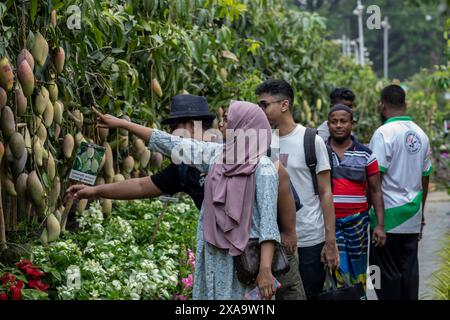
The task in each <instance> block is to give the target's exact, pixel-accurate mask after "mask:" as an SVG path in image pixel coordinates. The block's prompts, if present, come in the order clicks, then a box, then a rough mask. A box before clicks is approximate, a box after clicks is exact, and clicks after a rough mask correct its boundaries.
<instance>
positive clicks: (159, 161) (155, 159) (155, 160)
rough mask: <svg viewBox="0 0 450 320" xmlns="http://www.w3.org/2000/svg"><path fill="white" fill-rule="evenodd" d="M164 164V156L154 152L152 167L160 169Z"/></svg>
mask: <svg viewBox="0 0 450 320" xmlns="http://www.w3.org/2000/svg"><path fill="white" fill-rule="evenodd" d="M162 162H163V156H162V154H161V153H159V152H153V153H152V158H151V163H152V166H154V167H157V168H159V167H161V165H162Z"/></svg>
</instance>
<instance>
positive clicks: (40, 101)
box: [34, 86, 50, 115]
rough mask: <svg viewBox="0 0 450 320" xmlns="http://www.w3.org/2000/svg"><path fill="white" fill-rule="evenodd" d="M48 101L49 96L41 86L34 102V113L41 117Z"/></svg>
mask: <svg viewBox="0 0 450 320" xmlns="http://www.w3.org/2000/svg"><path fill="white" fill-rule="evenodd" d="M49 101H50V94H49V92H48V90H47V88H46V87H44V86H42V87H41V89H40V91H39V94H38V95H37V96H36V99H35V102H34V107H35V112H36V113H37V114H38V115H42V114H43V113H44V111H45V109H46V108H47V105H48V102H49Z"/></svg>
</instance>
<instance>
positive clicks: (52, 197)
mask: <svg viewBox="0 0 450 320" xmlns="http://www.w3.org/2000/svg"><path fill="white" fill-rule="evenodd" d="M60 193H61V182H60V180H59V177H56V178H55V180H53V183H52V188H51V189H50V192H49V194H48V205H49V206H50V207H51V208H53V207H55V206H56V202H57V201H58V198H59V195H60Z"/></svg>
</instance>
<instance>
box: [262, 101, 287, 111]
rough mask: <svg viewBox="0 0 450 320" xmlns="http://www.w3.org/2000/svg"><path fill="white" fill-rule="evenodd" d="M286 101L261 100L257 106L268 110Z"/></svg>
mask: <svg viewBox="0 0 450 320" xmlns="http://www.w3.org/2000/svg"><path fill="white" fill-rule="evenodd" d="M284 100H286V99H281V100H277V101H270V102H269V101H265V100H260V101H258V102H257V103H256V104H257V105H258V106H259V107H260V108H261V109H266V108H268V107H269V106H270V105H271V104H272V103H278V102H281V101H284Z"/></svg>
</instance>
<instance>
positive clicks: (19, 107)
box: [14, 88, 28, 117]
mask: <svg viewBox="0 0 450 320" xmlns="http://www.w3.org/2000/svg"><path fill="white" fill-rule="evenodd" d="M14 101H15V106H16V112H17V116H18V117H22V116H23V115H25V113H27V106H28V102H27V98H26V97H25V95H24V94H23V90H22V89H21V88H17V89H16V90H15V91H14Z"/></svg>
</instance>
